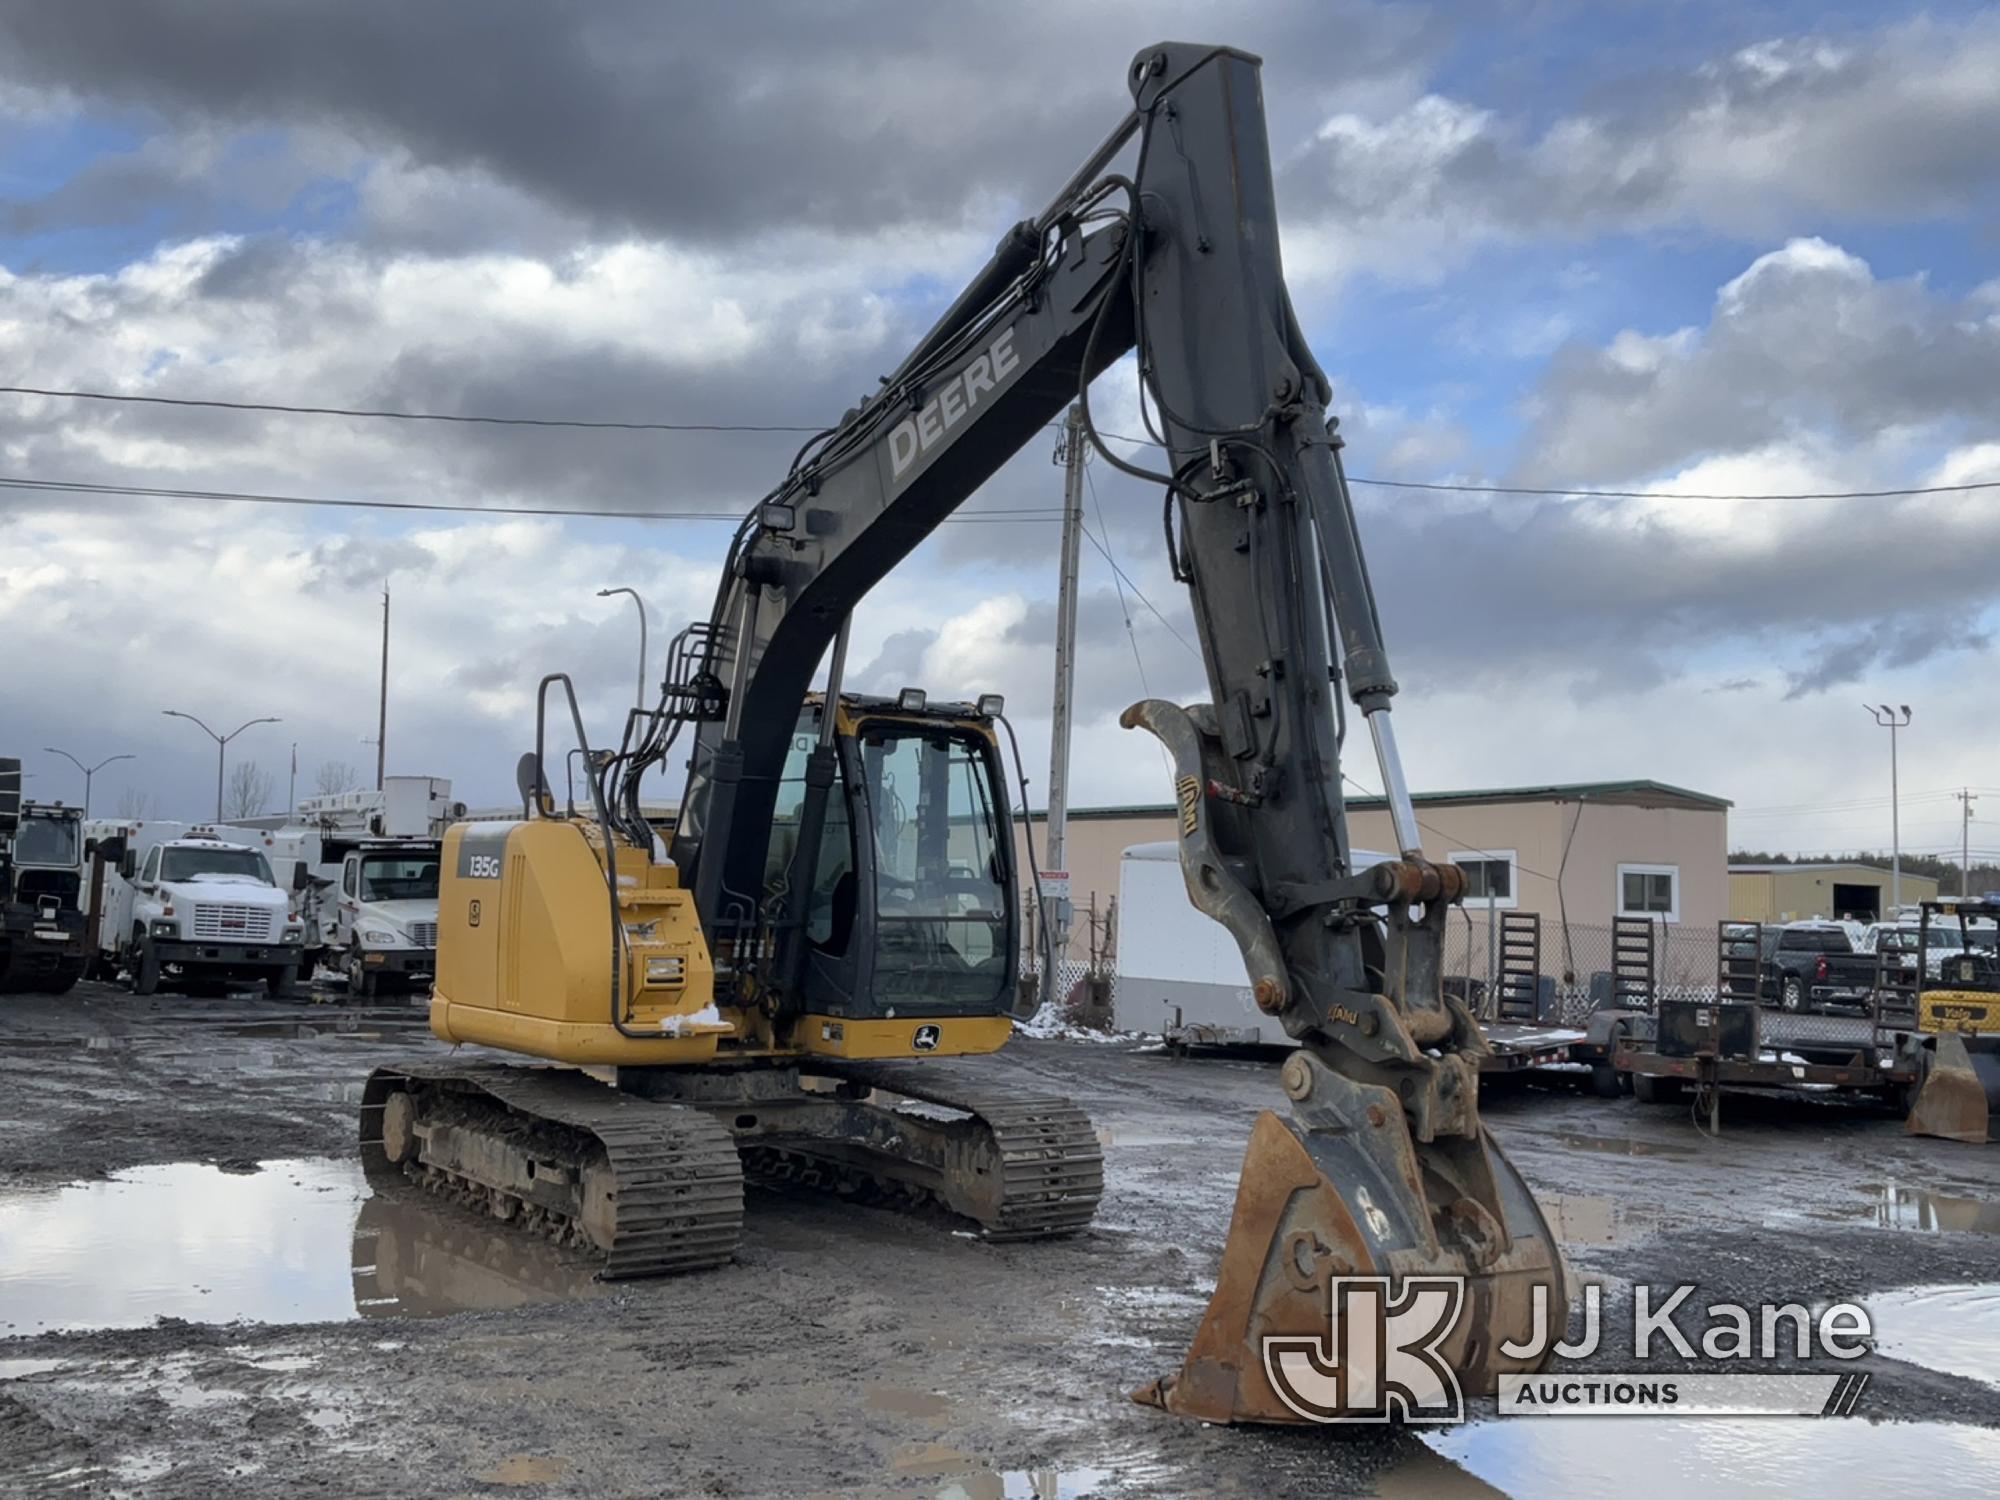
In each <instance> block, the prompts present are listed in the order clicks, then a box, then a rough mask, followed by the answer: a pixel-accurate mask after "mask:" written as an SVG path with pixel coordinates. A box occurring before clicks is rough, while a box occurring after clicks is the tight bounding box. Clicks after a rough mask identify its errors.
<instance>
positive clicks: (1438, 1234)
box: [1133, 1108, 1568, 1423]
mask: <svg viewBox="0 0 2000 1500" xmlns="http://www.w3.org/2000/svg"><path fill="white" fill-rule="evenodd" d="M1367 1120H1368V1123H1367V1124H1366V1125H1365V1126H1364V1127H1363V1128H1362V1129H1360V1130H1343V1129H1330V1128H1327V1127H1325V1126H1324V1125H1307V1124H1304V1123H1302V1122H1300V1121H1299V1120H1298V1119H1296V1118H1290V1119H1288V1118H1281V1117H1280V1116H1279V1115H1277V1114H1275V1113H1273V1112H1271V1111H1269V1110H1266V1111H1265V1112H1264V1113H1263V1114H1261V1115H1259V1116H1258V1118H1257V1123H1256V1125H1255V1127H1254V1128H1253V1129H1252V1131H1251V1133H1250V1145H1249V1149H1248V1151H1247V1152H1246V1154H1245V1156H1244V1160H1243V1175H1242V1178H1241V1179H1240V1181H1239V1182H1238V1184H1237V1190H1236V1209H1235V1213H1234V1215H1233V1216H1232V1218H1231V1220H1230V1226H1229V1238H1228V1240H1227V1241H1226V1242H1225V1243H1224V1245H1223V1251H1222V1264H1221V1269H1220V1272H1219V1274H1218V1276H1217V1278H1216V1287H1215V1294H1214V1296H1213V1297H1212V1298H1211V1299H1210V1301H1209V1304H1208V1310H1207V1312H1206V1313H1205V1314H1204V1316H1203V1318H1202V1321H1201V1326H1200V1328H1199V1329H1198V1330H1197V1331H1196V1333H1195V1337H1194V1342H1193V1344H1192V1346H1191V1347H1190V1348H1189V1350H1188V1354H1187V1358H1186V1360H1185V1362H1184V1363H1183V1364H1182V1366H1181V1368H1180V1370H1178V1371H1177V1372H1175V1373H1174V1374H1171V1375H1167V1376H1165V1377H1163V1378H1161V1379H1159V1380H1156V1381H1154V1382H1152V1383H1151V1384H1150V1385H1148V1386H1146V1387H1145V1388H1143V1389H1142V1390H1139V1391H1136V1392H1134V1393H1133V1399H1134V1400H1136V1401H1139V1402H1140V1403H1142V1404H1144V1405H1150V1406H1158V1407H1161V1408H1163V1409H1165V1410H1167V1411H1169V1412H1172V1413H1174V1414H1175V1415H1176V1416H1182V1417H1191V1418H1197V1419H1200V1420H1202V1421H1207V1422H1271V1423H1305V1422H1311V1421H1325V1420H1331V1419H1332V1417H1333V1415H1336V1414H1346V1415H1376V1414H1378V1413H1379V1412H1380V1411H1381V1410H1382V1409H1383V1401H1382V1398H1381V1396H1380V1394H1379V1392H1376V1391H1373V1390H1371V1389H1370V1388H1368V1387H1366V1386H1362V1387H1356V1386H1353V1385H1351V1384H1349V1383H1348V1380H1347V1378H1346V1377H1345V1376H1342V1377H1340V1379H1339V1381H1338V1386H1337V1388H1338V1389H1339V1391H1340V1392H1341V1398H1340V1399H1341V1401H1342V1402H1343V1403H1345V1402H1347V1401H1349V1400H1350V1398H1351V1399H1352V1401H1353V1404H1352V1405H1351V1406H1349V1405H1342V1406H1339V1407H1336V1408H1332V1409H1326V1408H1322V1411H1321V1414H1319V1415H1312V1414H1309V1413H1308V1412H1306V1411H1302V1410H1301V1409H1300V1407H1299V1406H1298V1405H1295V1404H1293V1401H1289V1400H1287V1398H1286V1396H1285V1395H1283V1394H1281V1393H1280V1391H1279V1390H1278V1388H1277V1381H1278V1378H1280V1377H1278V1376H1274V1373H1273V1371H1274V1364H1273V1360H1274V1359H1276V1360H1278V1361H1279V1362H1280V1363H1283V1356H1282V1354H1281V1352H1280V1350H1279V1349H1278V1348H1277V1347H1276V1346H1274V1343H1273V1341H1278V1342H1279V1343H1284V1342H1289V1343H1290V1345H1291V1348H1292V1350H1293V1351H1297V1350H1299V1349H1302V1348H1303V1349H1311V1348H1322V1349H1323V1348H1324V1347H1325V1345H1326V1344H1327V1342H1328V1339H1329V1335H1330V1332H1331V1328H1330V1323H1331V1309H1332V1305H1333V1296H1334V1285H1333V1283H1334V1281H1335V1279H1336V1278H1352V1277H1387V1278H1389V1280H1390V1283H1391V1285H1390V1287H1389V1295H1390V1297H1391V1298H1394V1297H1395V1296H1396V1295H1397V1283H1400V1282H1401V1281H1402V1280H1403V1279H1404V1278H1407V1277H1417V1276H1444V1277H1454V1278H1462V1280H1463V1290H1462V1293H1460V1294H1458V1295H1459V1301H1458V1303H1457V1316H1456V1319H1455V1321H1454V1322H1453V1324H1452V1326H1451V1328H1450V1329H1449V1331H1448V1332H1447V1333H1446V1334H1445V1335H1444V1336H1443V1338H1442V1339H1440V1340H1439V1341H1438V1342H1437V1345H1436V1352H1437V1354H1438V1356H1439V1357H1440V1359H1441V1360H1442V1362H1443V1364H1444V1365H1445V1366H1447V1367H1449V1369H1450V1370H1451V1371H1452V1372H1453V1373H1454V1374H1455V1376H1456V1378H1457V1380H1458V1383H1459V1386H1460V1388H1461V1390H1462V1391H1463V1392H1464V1393H1465V1394H1467V1395H1478V1394H1490V1393H1491V1392H1492V1391H1493V1390H1494V1389H1495V1388H1496V1386H1497V1381H1498V1377H1499V1376H1500V1375H1501V1374H1503V1373H1507V1372H1510V1371H1522V1372H1527V1371H1533V1370H1535V1369H1538V1368H1540V1367H1541V1366H1542V1365H1543V1364H1544V1363H1546V1360H1547V1355H1546V1354H1542V1355H1539V1356H1536V1357H1532V1358H1528V1359H1516V1358H1510V1357H1509V1356H1507V1355H1505V1354H1503V1353H1502V1352H1500V1346H1501V1344H1502V1343H1503V1342H1507V1341H1510V1340H1511V1341H1515V1342H1516V1344H1517V1345H1522V1344H1525V1343H1526V1342H1527V1341H1528V1340H1529V1339H1530V1338H1531V1337H1534V1336H1535V1333H1536V1327H1537V1325H1536V1309H1535V1302H1534V1288H1535V1287H1537V1286H1540V1287H1545V1288H1547V1291H1546V1293H1545V1294H1544V1296H1545V1299H1546V1300H1545V1303H1544V1308H1543V1317H1544V1319H1545V1323H1544V1326H1545V1327H1547V1328H1548V1329H1549V1330H1550V1331H1549V1332H1548V1336H1547V1338H1546V1340H1545V1341H1544V1343H1545V1346H1546V1345H1552V1344H1553V1342H1554V1341H1555V1340H1556V1339H1557V1338H1560V1337H1561V1335H1562V1331H1563V1326H1564V1321H1565V1319H1566V1317H1567V1314H1568V1290H1567V1289H1568V1277H1567V1272H1566V1268H1565V1267H1564V1264H1563V1261H1562V1255H1561V1252H1560V1251H1559V1250H1558V1248H1557V1246H1556V1243H1555V1240H1554V1237H1553V1236H1552V1235H1551V1234H1550V1232H1549V1229H1548V1225H1547V1223H1546V1222H1545V1221H1544V1219H1543V1218H1542V1214H1541V1210H1540V1209H1539V1208H1538V1207H1537V1206H1536V1204H1535V1202H1534V1198H1533V1196H1532V1195H1531V1194H1530V1193H1529V1192H1528V1190H1527V1187H1526V1185H1525V1184H1524V1183H1523V1182H1522V1181H1521V1179H1520V1176H1519V1174H1518V1173H1516V1172H1515V1170H1514V1167H1513V1165H1512V1163H1510V1162H1509V1161H1508V1160H1507V1158H1506V1156H1505V1155H1504V1154H1503V1153H1502V1152H1501V1151H1500V1148H1499V1147H1498V1145H1496V1144H1495V1143H1494V1142H1493V1140H1492V1138H1491V1137H1490V1136H1488V1135H1486V1134H1485V1133H1484V1132H1483V1131H1482V1132H1481V1133H1480V1135H1479V1137H1478V1138H1477V1139H1476V1140H1473V1139H1465V1140H1462V1141H1459V1142H1457V1143H1456V1146H1457V1156H1458V1158H1459V1159H1458V1160H1456V1161H1448V1160H1432V1159H1431V1158H1432V1157H1433V1155H1434V1153H1435V1152H1436V1151H1437V1150H1438V1149H1439V1148H1437V1147H1426V1148H1424V1149H1423V1152H1422V1155H1421V1158H1420V1160H1421V1162H1422V1166H1418V1162H1417V1161H1412V1162H1411V1165H1412V1166H1413V1167H1417V1170H1416V1171H1414V1172H1412V1173H1410V1174H1409V1175H1406V1174H1405V1173H1404V1172H1403V1171H1401V1170H1397V1168H1396V1166H1395V1165H1394V1155H1395V1153H1384V1152H1383V1151H1382V1149H1381V1147H1380V1145H1377V1144H1371V1143H1369V1142H1368V1141H1367V1140H1365V1137H1366V1136H1367V1135H1369V1134H1372V1133H1393V1134H1394V1135H1397V1136H1400V1137H1401V1142H1402V1143H1405V1144H1407V1142H1408V1135H1407V1127H1406V1126H1405V1125H1404V1123H1403V1118H1402V1114H1401V1112H1400V1111H1396V1112H1394V1113H1393V1114H1389V1113H1387V1112H1385V1111H1382V1110H1380V1109H1379V1108H1378V1109H1375V1110H1373V1111H1371V1112H1370V1114H1369V1115H1368V1117H1367ZM1409 1149H1410V1151H1411V1154H1412V1156H1413V1157H1415V1156H1416V1155H1417V1153H1416V1151H1415V1148H1414V1147H1410V1148H1409ZM1468 1155H1469V1156H1470V1157H1471V1162H1470V1165H1471V1167H1472V1170H1471V1171H1470V1172H1468V1171H1467V1170H1466V1167H1467V1165H1468V1163H1467V1161H1466V1160H1465V1158H1466V1157H1467V1156H1468ZM1412 1178H1415V1179H1416V1180H1417V1181H1419V1182H1423V1183H1428V1184H1430V1186H1431V1187H1432V1189H1433V1192H1432V1195H1431V1197H1426V1196H1425V1195H1424V1194H1423V1192H1422V1191H1421V1190H1420V1189H1419V1190H1417V1191H1413V1186H1414V1183H1413V1181H1412ZM1453 1180H1457V1181H1462V1182H1467V1183H1478V1184H1481V1185H1483V1186H1484V1187H1485V1189H1486V1191H1487V1192H1488V1193H1490V1194H1491V1199H1490V1201H1491V1202H1492V1204H1493V1205H1494V1206H1495V1209H1497V1211H1495V1209H1489V1208H1487V1207H1485V1206H1482V1205H1480V1204H1479V1203H1477V1202H1476V1201H1475V1200H1474V1199H1472V1198H1471V1197H1469V1196H1458V1197H1456V1198H1453V1199H1452V1201H1450V1202H1449V1203H1448V1204H1446V1206H1445V1207H1443V1208H1442V1209H1441V1210H1439V1211H1438V1212H1436V1213H1435V1214H1432V1213H1431V1212H1430V1209H1429V1205H1430V1203H1431V1201H1432V1200H1433V1199H1434V1198H1437V1197H1444V1196H1448V1195H1449V1192H1450V1190H1449V1189H1448V1188H1446V1186H1445V1185H1446V1184H1447V1183H1448V1182H1450V1181H1453ZM1312 1363H1313V1365H1314V1368H1315V1371H1316V1372H1317V1373H1318V1374H1319V1375H1320V1376H1322V1377H1328V1376H1330V1375H1331V1374H1332V1373H1333V1372H1331V1371H1330V1369H1329V1368H1328V1367H1327V1366H1325V1365H1324V1364H1323V1363H1322V1362H1321V1361H1320V1360H1318V1359H1314V1360H1312ZM1287 1383H1288V1384H1289V1382H1287ZM1315 1385H1316V1387H1317V1388H1321V1389H1324V1388H1325V1385H1326V1381H1325V1380H1324V1379H1322V1380H1321V1381H1318V1382H1315ZM1294 1399H1296V1396H1295V1398H1294Z"/></svg>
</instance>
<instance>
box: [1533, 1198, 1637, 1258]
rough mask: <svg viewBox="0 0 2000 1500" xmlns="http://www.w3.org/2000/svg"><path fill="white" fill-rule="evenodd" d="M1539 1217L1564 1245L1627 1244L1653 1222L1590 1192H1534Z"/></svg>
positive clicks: (1619, 1204) (1622, 1205)
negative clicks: (1540, 1215) (1540, 1210)
mask: <svg viewBox="0 0 2000 1500" xmlns="http://www.w3.org/2000/svg"><path fill="white" fill-rule="evenodd" d="M1535 1201H1536V1202H1537V1203H1539V1204H1541V1206H1542V1217H1544V1218H1545V1219H1547V1220H1548V1221H1549V1228H1550V1229H1552V1230H1554V1231H1555V1236H1556V1239H1557V1240H1559V1241H1561V1242H1562V1243H1563V1244H1565V1245H1629V1244H1631V1243H1632V1242H1633V1241H1635V1240H1642V1239H1644V1238H1645V1237H1646V1236H1647V1235H1649V1234H1651V1233H1652V1232H1653V1229H1654V1227H1655V1225H1654V1221H1653V1220H1652V1219H1651V1218H1650V1217H1649V1216H1647V1215H1645V1214H1641V1213H1635V1212H1633V1211H1632V1210H1631V1209H1629V1208H1627V1207H1626V1206H1625V1205H1624V1204H1622V1203H1618V1202H1614V1201H1613V1200H1612V1199H1610V1198H1600V1197H1597V1196H1596V1195H1594V1194H1589V1193H1537V1194H1535Z"/></svg>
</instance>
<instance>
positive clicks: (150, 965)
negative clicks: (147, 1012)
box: [132, 938, 160, 995]
mask: <svg viewBox="0 0 2000 1500" xmlns="http://www.w3.org/2000/svg"><path fill="white" fill-rule="evenodd" d="M159 992H160V956H159V955H158V954H157V953H155V952H154V951H153V945H152V944H151V943H149V942H147V941H146V940H145V939H144V938H141V939H139V946H138V951H137V952H136V953H134V954H133V956H132V993H133V994H135V995H157V994H159Z"/></svg>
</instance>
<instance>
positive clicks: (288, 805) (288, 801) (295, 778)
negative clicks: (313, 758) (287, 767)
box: [285, 740, 299, 821]
mask: <svg viewBox="0 0 2000 1500" xmlns="http://www.w3.org/2000/svg"><path fill="white" fill-rule="evenodd" d="M298 805H299V742H298V741H297V740H293V741H292V781H291V785H289V786H288V787H286V788H285V818H286V820H287V821H290V819H291V816H292V809H293V808H295V807H297V806H298Z"/></svg>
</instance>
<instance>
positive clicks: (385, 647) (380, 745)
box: [375, 579, 389, 792]
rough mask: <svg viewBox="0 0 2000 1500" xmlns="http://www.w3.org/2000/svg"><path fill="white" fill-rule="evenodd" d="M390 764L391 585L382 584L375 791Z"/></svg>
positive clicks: (379, 787)
mask: <svg viewBox="0 0 2000 1500" xmlns="http://www.w3.org/2000/svg"><path fill="white" fill-rule="evenodd" d="M388 762H389V583H388V580H387V579H384V580H383V582H382V696H381V698H380V700H379V701H378V702H377V704H376V707H375V790H376V791H378V792H379V791H381V790H382V781H383V775H382V773H383V771H384V770H385V769H386V768H387V766H388Z"/></svg>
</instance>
